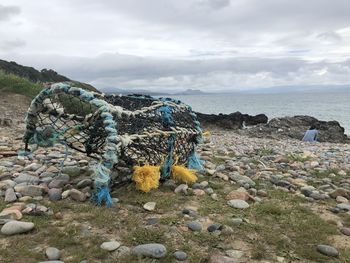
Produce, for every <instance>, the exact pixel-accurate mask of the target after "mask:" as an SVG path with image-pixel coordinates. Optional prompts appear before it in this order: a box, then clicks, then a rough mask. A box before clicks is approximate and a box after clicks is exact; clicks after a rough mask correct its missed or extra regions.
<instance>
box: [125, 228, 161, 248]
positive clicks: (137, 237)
mask: <svg viewBox="0 0 350 263" xmlns="http://www.w3.org/2000/svg"><path fill="white" fill-rule="evenodd" d="M164 234H165V231H164V230H163V229H161V228H158V227H157V228H154V227H147V228H146V227H138V228H136V229H135V230H133V231H131V232H129V233H128V234H127V235H126V236H124V238H123V239H124V242H125V243H126V244H129V245H134V246H136V245H141V244H147V243H161V244H164V243H165V242H166V238H165V236H164Z"/></svg>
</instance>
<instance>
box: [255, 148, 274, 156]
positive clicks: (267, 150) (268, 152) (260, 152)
mask: <svg viewBox="0 0 350 263" xmlns="http://www.w3.org/2000/svg"><path fill="white" fill-rule="evenodd" d="M273 154H274V151H273V149H272V148H268V147H263V148H259V149H257V150H256V151H255V155H258V156H260V157H262V156H269V155H273Z"/></svg>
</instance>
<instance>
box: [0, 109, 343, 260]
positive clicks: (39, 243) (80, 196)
mask: <svg viewBox="0 0 350 263" xmlns="http://www.w3.org/2000/svg"><path fill="white" fill-rule="evenodd" d="M24 113H25V107H24V108H23V109H18V108H17V110H16V114H15V116H14V117H13V118H11V121H6V122H1V123H2V126H0V244H1V246H0V262H66V263H68V262H81V263H86V262H140V260H142V258H144V260H145V262H148V261H147V260H151V261H152V262H179V261H182V262H188V263H189V262H209V263H221V262H227V263H237V262H239V263H244V262H253V263H254V262H265V263H269V262H285V263H287V262H349V261H350V253H349V247H350V240H349V238H350V201H349V200H350V148H349V144H346V143H344V142H346V141H345V137H341V136H340V134H341V128H339V126H338V124H336V123H323V122H320V124H322V125H324V126H322V127H326V128H327V130H328V131H329V134H330V135H331V134H332V136H333V137H334V134H335V133H337V132H338V131H339V136H340V137H339V143H334V142H321V143H304V142H301V141H300V138H299V137H298V136H300V132H301V128H300V131H299V128H298V127H299V126H301V127H302V131H303V132H304V129H305V128H304V126H305V127H306V125H309V122H310V121H315V119H312V118H311V117H300V118H299V117H298V118H292V120H290V119H289V118H279V119H277V120H270V121H269V122H267V121H266V122H267V123H265V118H264V117H263V116H258V117H257V118H252V117H249V118H248V117H247V116H244V115H242V116H241V117H239V119H240V120H242V119H243V121H244V122H245V125H247V126H246V128H244V129H236V128H235V129H231V128H227V127H226V128H225V129H223V128H217V127H216V126H217V124H215V125H212V124H210V122H207V123H205V122H204V126H205V131H207V132H206V136H205V137H204V142H203V143H202V144H201V145H200V147H199V149H198V150H199V154H200V156H201V158H202V159H203V160H204V161H205V170H204V171H202V172H201V173H200V174H198V177H199V181H198V182H197V183H195V184H193V185H186V184H181V183H177V182H175V181H173V180H167V181H165V182H164V183H162V184H161V185H160V187H159V189H158V190H155V191H152V192H150V193H147V194H144V193H140V192H139V191H137V190H136V188H135V186H134V185H133V184H132V183H129V182H128V178H130V175H131V173H132V171H131V167H127V166H125V165H123V164H122V163H121V164H119V165H118V167H116V169H115V173H114V175H113V178H114V180H115V182H117V181H118V182H122V184H116V185H115V186H114V187H113V188H112V197H113V201H114V205H113V207H112V208H106V207H98V206H95V205H93V204H92V203H91V202H90V197H91V195H92V192H93V191H94V189H93V184H92V182H93V181H92V180H93V178H91V175H92V173H93V166H94V164H95V163H96V161H95V160H93V159H91V158H88V157H87V156H85V155H83V154H81V153H78V152H75V151H73V150H70V151H69V155H68V158H67V159H66V160H65V162H64V166H63V168H62V166H61V163H62V161H63V160H64V158H65V149H64V147H62V146H55V147H53V148H40V149H38V150H36V151H35V152H34V153H33V154H32V155H30V156H18V155H17V153H18V151H19V150H23V143H22V142H21V136H22V134H23V130H24V123H23V121H21V120H20V119H19V117H17V116H23V114H24ZM6 116H10V113H7V115H6ZM237 116H240V115H239V114H236V117H237ZM7 118H8V117H7ZM225 118H227V116H223V118H221V120H223V122H225ZM237 119H238V118H237ZM248 120H249V121H248ZM243 121H242V124H243ZM260 121H261V122H263V123H260V124H259V123H258V124H257V122H260ZM297 121H298V122H297ZM296 123H297V124H296ZM249 124H253V125H252V126H249ZM281 127H283V128H281ZM241 128H243V125H242V127H241ZM326 128H321V129H320V130H321V132H323V131H326ZM264 129H269V131H270V133H269V132H268V131H265V130H264ZM281 129H282V131H281ZM288 129H289V130H288ZM332 129H335V130H336V131H337V132H336V131H334V130H332ZM261 130H262V132H261ZM290 134H294V135H293V136H290ZM324 134H326V133H324ZM291 137H296V138H291ZM325 138H327V137H325ZM327 140H331V138H328V139H327ZM121 175H123V176H121ZM135 226H137V227H135Z"/></svg>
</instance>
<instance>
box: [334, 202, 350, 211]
mask: <svg viewBox="0 0 350 263" xmlns="http://www.w3.org/2000/svg"><path fill="white" fill-rule="evenodd" d="M337 208H339V209H342V210H347V211H350V204H344V203H341V204H337Z"/></svg>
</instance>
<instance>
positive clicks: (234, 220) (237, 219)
mask: <svg viewBox="0 0 350 263" xmlns="http://www.w3.org/2000/svg"><path fill="white" fill-rule="evenodd" d="M231 222H232V224H233V225H236V226H239V225H240V224H242V223H243V219H242V218H238V217H237V218H232V220H231Z"/></svg>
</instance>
